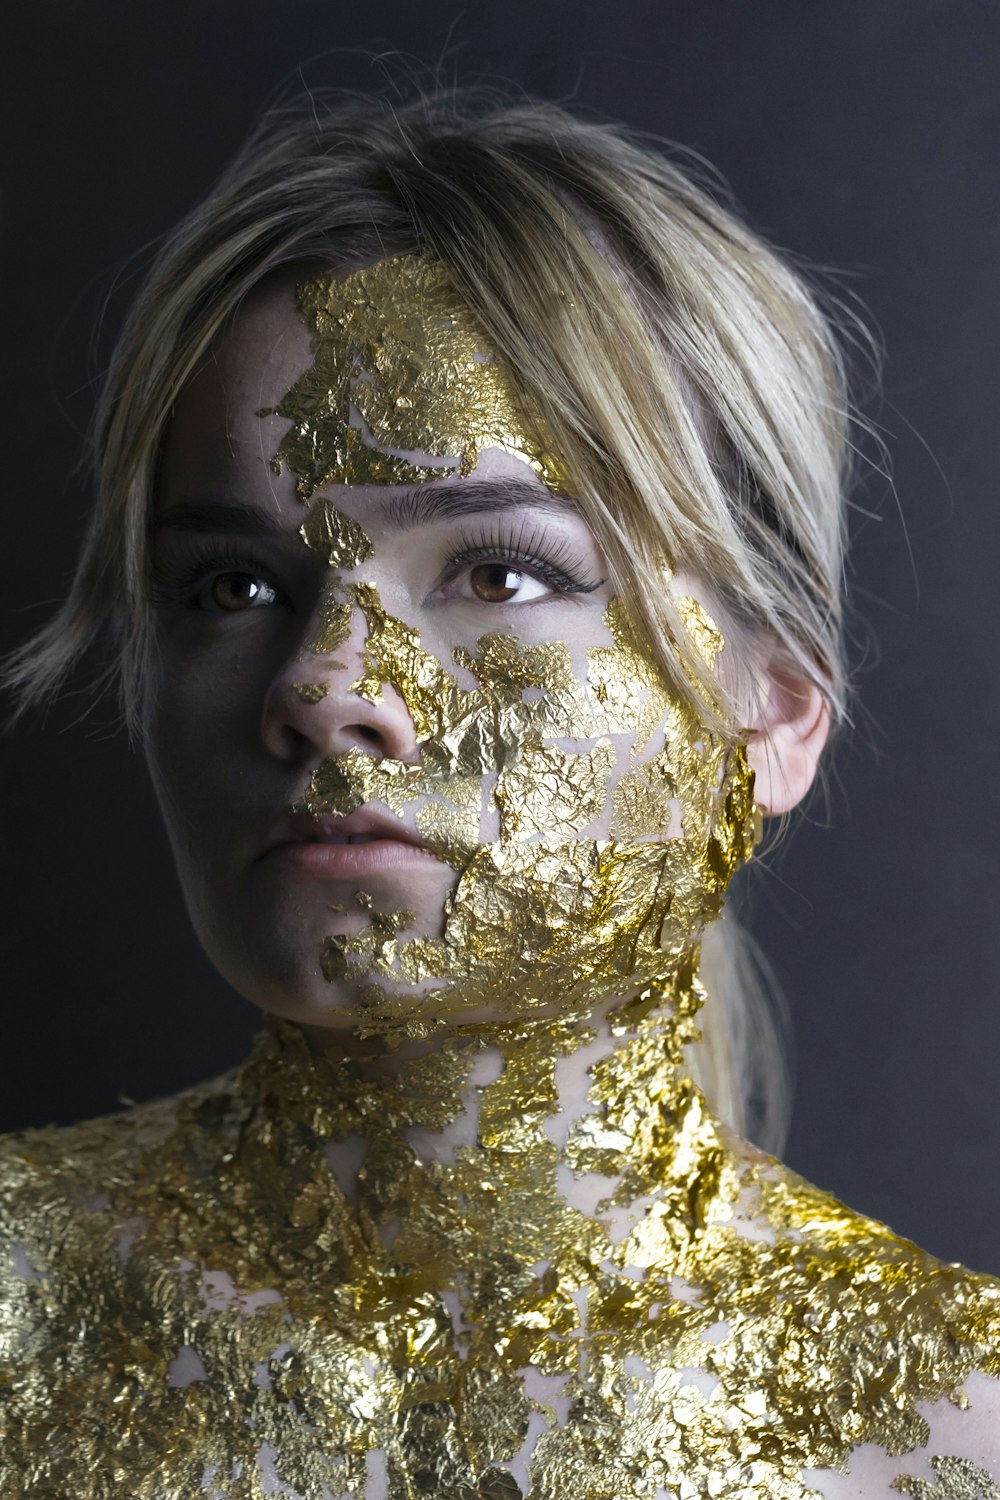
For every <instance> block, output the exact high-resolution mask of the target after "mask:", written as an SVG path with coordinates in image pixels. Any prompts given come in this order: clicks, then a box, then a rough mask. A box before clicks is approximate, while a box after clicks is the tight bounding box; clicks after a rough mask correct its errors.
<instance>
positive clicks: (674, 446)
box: [5, 90, 849, 1123]
mask: <svg viewBox="0 0 1000 1500" xmlns="http://www.w3.org/2000/svg"><path fill="white" fill-rule="evenodd" d="M419 252H430V253H432V254H433V255H435V256H437V257H438V258H439V259H440V260H441V261H442V262H443V263H444V265H445V266H446V267H447V269H448V271H449V273H450V275H451V277H452V279H453V281H454V282H455V284H456V286H457V288H458V290H459V292H460V293H461V294H462V295H463V297H464V298H465V300H466V302H467V303H468V305H469V306H470V308H471V309H472V311H473V314H474V316H475V317H476V318H477V320H478V321H479V323H480V324H481V326H482V327H483V328H484V330H485V332H486V333H487V334H488V336H489V337H490V339H491V340H492V342H493V344H494V345H495V347H496V349H497V352H498V355H499V357H500V359H501V360H502V361H503V363H504V364H505V365H506V367H507V368H508V369H510V370H511V371H512V372H514V375H515V379H516V382H517V383H518V384H519V386H520V387H521V388H522V389H523V390H524V391H525V393H526V395H527V397H528V398H529V401H530V404H531V405H532V406H533V407H535V408H536V409H537V410H538V411H539V412H540V414H541V417H542V419H543V421H544V423H545V426H546V429H547V431H548V433H549V434H550V435H551V440H552V444H553V447H554V450H555V451H556V452H558V453H559V455H560V457H561V458H562V459H563V460H564V462H565V464H566V466H567V468H568V470H569V472H570V473H571V474H572V476H573V480H574V492H575V494H576V496H577V498H578V499H579V501H580V503H581V505H582V507H583V508H584V511H585V513H586V514H587V516H588V519H589V521H590V523H591V525H592V527H593V530H594V532H595V534H596V536H597V538H598V540H599V542H600V543H601V545H602V546H603V548H604V551H605V553H606V555H607V558H608V563H609V569H610V574H611V578H612V581H613V583H614V584H615V585H616V587H617V589H618V591H619V592H620V593H622V594H624V595H625V596H626V597H627V598H628V599H629V600H630V601H631V602H632V605H633V608H634V609H635V610H636V611H637V613H638V614H639V615H640V616H642V618H643V622H644V624H645V625H646V627H647V629H648V632H649V635H650V637H651V639H652V640H653V641H654V643H655V644H656V645H657V647H658V649H659V653H660V656H661V658H662V662H663V669H664V672H665V674H666V676H667V679H668V681H670V682H671V684H672V685H673V687H674V688H675V690H676V691H677V692H678V693H680V694H682V695H684V696H687V697H690V696H692V695H694V696H695V698H696V699H697V701H698V707H699V710H700V711H701V712H702V714H703V715H704V717H705V718H706V719H707V721H708V722H710V723H711V724H712V725H713V726H714V727H716V728H721V729H723V730H724V731H725V732H728V733H732V734H735V733H736V732H737V731H738V729H739V711H738V709H737V707H736V698H735V696H734V694H733V691H732V684H731V683H730V684H729V685H728V690H724V689H722V688H721V687H720V685H719V683H718V682H717V681H716V680H715V679H714V678H713V677H712V676H711V674H710V673H709V672H708V669H707V668H706V667H705V665H704V663H703V662H702V660H701V658H700V657H699V656H698V655H697V653H696V652H694V651H693V650H692V649H691V647H690V646H689V644H688V643H687V637H686V633H685V632H684V631H683V629H682V628H680V627H679V623H678V621H677V619H676V618H675V616H674V614H673V606H672V604H671V603H670V600H669V599H668V598H667V597H666V596H665V590H664V588H663V573H662V569H663V560H664V558H667V559H670V560H671V561H672V562H673V563H675V564H680V565H682V566H683V567H684V569H685V570H686V571H690V572H692V573H695V574H697V575H699V576H700V577H702V578H704V579H705V580H706V581H707V582H708V583H709V585H710V587H711V589H712V591H713V595H714V597H715V598H716V599H718V601H719V603H720V607H721V610H722V614H723V619H724V622H725V623H724V628H725V630H726V633H727V635H729V636H730V637H731V638H732V637H735V639H736V641H737V644H739V643H740V642H741V641H742V642H743V643H744V644H745V645H746V644H747V643H750V642H752V641H755V640H763V639H766V640H767V641H768V642H769V649H770V651H771V652H772V653H773V652H777V653H778V654H779V655H781V656H783V657H785V658H786V659H787V662H788V664H789V665H793V666H794V668H795V669H796V670H797V671H799V672H801V673H802V674H804V675H805V676H806V677H807V678H809V679H811V680H812V681H813V682H815V683H816V684H817V685H818V686H819V687H820V688H821V690H822V692H823V694H824V696H825V697H826V699H827V700H828V702H829V704H830V706H831V709H832V712H833V716H834V718H835V719H836V718H838V717H839V716H840V715H841V713H842V711H843V706H844V697H845V670H844V664H843V650H842V614H841V603H840V593H841V570H842V550H843V528H844V522H843V495H844V490H845V482H846V478H847V469H848V452H849V444H848V441H847V436H848V416H847V400H846V381H845V371H844V362H843V359H842V355H841V352H840V348H839V345H838V340H837V337H836V336H835V334H834V332H833V330H832V325H831V322H830V320H829V319H828V317H827V316H826V315H824V313H823V311H822V310H821V308H820V306H819V304H818V302H817V299H816V297H815V295H814V294H813V293H812V292H811V291H810V290H809V288H808V287H807V285H806V283H805V281H804V280H803V278H802V276H801V275H800V274H799V273H797V272H796V271H795V270H794V269H793V268H792V267H791V266H790V265H789V264H788V262H787V261H786V260H785V259H783V258H782V257H780V256H779V255H777V254H776V253H775V252H774V251H773V250H771V249H770V248H769V247H768V246H767V245H766V244H765V243H764V242H763V241H762V240H761V239H760V238H759V237H758V236H757V235H755V234H754V233H752V232H751V231H750V230H749V229H748V228H746V226H745V225H743V224H742V223H741V222H740V221H739V220H738V219H737V218H736V217H734V215H733V214H732V213H730V212H729V211H728V210H727V209H726V208H725V207H723V206H721V205H720V203H719V202H718V201H717V200H716V198H715V197H713V196H712V195H711V194H710V193H709V192H708V191H707V190H706V189H705V188H704V187H702V186H701V185H699V183H698V182H697V181H696V180H695V176H694V174H693V173H692V172H691V171H690V170H682V168H681V167H680V166H679V165H677V164H676V162H674V161H672V160H669V159H667V158H666V157H665V156H664V155H663V154H661V153H659V152H657V151H654V150H652V149H649V148H648V147H647V146H645V145H643V144H641V143H640V142H638V141H637V140H636V139H634V138H632V137H630V136H629V135H628V134H627V133H626V132H625V131H623V130H622V129H619V128H616V127H612V126H609V125H606V124H593V123H589V122H587V121H584V120H582V119H579V118H576V117H575V116H573V115H571V114H569V113H568V112H567V111H566V110H564V109H563V108H561V107H559V106H555V105H551V104H546V103H540V102H535V101H530V100H528V101H517V102H513V103H511V102H509V101H507V100H505V99H501V98H498V97H497V96H496V95H495V94H493V93H485V92H483V91H479V90H472V91H469V90H460V91H453V92H448V93H437V94H434V95H432V96H430V97H421V98H417V99H415V100H414V101H413V102H411V103H409V104H407V105H405V106H403V107H399V106H395V107H390V106H389V104H388V103H386V102H385V101H380V100H377V99H370V98H348V99H346V100H344V99H340V100H338V101H336V102H331V103H328V104H326V105H322V104H321V103H320V102H319V101H317V100H316V99H315V98H310V99H309V101H308V108H306V109H302V110H298V109H288V110H279V111H276V112H273V113H271V114H270V115H268V116H267V117H265V119H264V120H263V121H262V123H261V125H260V126H259V127H258V129H257V130H256V131H255V133H254V134H253V135H252V136H251V138H250V140H249V141H248V142H247V144H246V146H245V147H244V149H243V150H242V151H241V153H240V154H239V156H238V157H237V158H236V160H235V161H234V162H233V164H232V165H231V166H230V168H229V169H228V170H227V171H226V173H225V174H224V175H223V177H222V178H221V180H220V181H219V183H218V185H217V186H216V187H215V188H214V190H213V191H212V192H211V193H210V194H209V196H208V197H207V198H206V199H205V201H204V202H203V203H202V204H201V205H200V206H199V207H198V208H196V209H195V211H194V212H193V213H192V214H191V215H190V216H189V217H188V218H187V219H185V220H184V221H183V222H182V223H181V225H180V226H179V227H178V228H177V229H176V230H175V231H174V232H173V234H172V235H171V236H170V237H169V238H168V239H167V241H166V243H165V244H164V245H163V247H162V249H161V251H160V253H159V255H158V257H157V259H156V261H155V263H154V265H153V267H152V269H151V271H150V273H149V276H148V278H147V280H146V282H145V285H144V287H143V289H142V290H141V292H140V294H139V296H138V297H137V299H136V302H135V304H134V306H133V308H132V311H131V313H130V315H129V317H128V319H127V321H126V323H125V326H124V329H123V331H122V334H121V338H120V340H119V343H118V347H117V350H116V352H115V355H114V357H113V359H112V362H111V366H110V369H109V372H108V376H107V381H106V384H105V388H104V393H103V397H102V400H101V403H100V406H99V410H98V413H97V421H96V429H95V450H96V467H97V475H98V505H97V508H96V510H95V513H94V516H93V520H92V523H91V526H90V529H89V531H88V534H87V537H86V540H85V543H84V547H83V552H82V556H81V560H80V564H79V567H78V570H77V573H76V577H75V580H74V583H73V585H72V589H71V591H70V594H69V597H68V599H67V600H66V602H65V604H64V605H63V606H62V608H61V609H60V610H59V612H58V613H57V614H56V616H55V617H54V618H53V619H52V620H51V621H50V622H49V623H48V624H47V625H46V626H45V627H44V628H43V629H42V630H41V631H39V632H38V634H37V635H36V636H35V637H34V639H33V640H31V641H29V642H28V643H27V644H26V645H25V646H24V647H22V648H21V649H20V650H19V651H18V652H16V653H15V654H14V655H13V656H12V657H11V658H9V660H8V663H7V666H6V672H5V675H6V680H7V682H8V683H9V684H10V685H11V686H13V688H14V689H15V691H16V692H17V693H18V695H19V701H20V704H21V708H22V709H23V708H25V707H28V706H30V705H31V704H32V703H34V702H36V701H39V700H41V699H44V698H45V697H47V696H48V695H49V694H50V693H52V692H53V691H54V689H55V688H56V686H57V685H58V683H59V682H60V680H61V679H62V677H63V676H64V674H65V673H66V671H67V670H68V668H69V667H70V666H71V664H72V663H73V662H74V661H75V660H76V659H77V657H78V656H79V655H80V654H81V653H82V652H83V651H84V650H85V649H86V648H87V647H88V646H89V645H90V644H91V643H92V641H93V640H94V639H95V637H97V636H98V635H99V634H100V633H102V632H104V631H105V630H110V632H111V636H112V639H113V640H114V642H115V645H116V657H115V661H114V662H113V663H112V665H111V666H110V667H109V669H108V670H109V673H114V674H115V675H117V676H118V678H119V681H120V686H121V690H122V694H123V701H124V706H125V711H126V715H127V717H128V719H129V721H130V722H131V723H132V724H133V725H134V724H135V723H136V721H137V715H138V704H139V698H140V687H141V682H142V678H143V671H144V661H145V656H146V651H147V649H148V615H149V594H150V584H149V577H150V569H149V520H150V511H151V496H152V493H153V487H154V479H155V468H156V462H157V456H158V452H159V449H160V444H161V440H162V437H163V433H164V430H165V428H166V426H167V423H168V422H169V419H170V416H171V411H172V408H173V405H174V402H175V401H176V399H177V396H178V394H179V392H180V390H181V388H182V387H183V386H184V384H185V382H186V381H187V380H188V379H189V377H190V376H191V374H192V373H193V372H194V370H195V369H196V368H197V367H198V365H199V363H200V361H201V360H202V359H203V358H204V356H205V353H206V351H207V349H208V347H209V345H210V344H211V342H212V340H213V338H215V336H216V335H217V333H218V332H219V330H220V328H221V327H222V326H223V325H224V324H225V322H226V320H227V319H229V318H230V317H231V316H232V315H233V314H234V313H235V312H236V310H237V309H238V308H239V306H240V303H241V301H242V300H243V298H244V297H245V296H246V295H247V293H248V292H249V291H250V290H251V288H253V287H254V286H255V285H256V284H257V283H259V282H260V281H261V280H262V279H263V278H264V277H266V276H268V275H269V274H270V273H271V272H273V271H275V270H276V269H277V268H278V267H281V266H286V265H290V264H294V263H299V262H310V263H314V262H316V261H321V262H324V263H327V264H332V265H336V266H340V267H344V268H345V269H346V268H350V267H353V266H356V265H361V264H365V263H368V262H371V261H373V260H377V259H380V258H382V257H383V256H385V255H391V254H392V255H404V254H410V253H419ZM737 656H739V652H737ZM744 711H745V706H744ZM723 1030H724V1031H725V1035H721V1034H720V1036H719V1038H718V1039H717V1040H716V1042H715V1043H713V1044H712V1045H710V1046H709V1048H708V1051H709V1052H710V1053H712V1054H713V1055H714V1056H715V1057H716V1060H717V1061H719V1071H720V1073H721V1076H722V1077H723V1080H725V1079H729V1080H730V1082H731V1080H732V1077H733V1076H734V1072H738V1067H737V1065H735V1064H734V1063H733V1061H732V1058H730V1059H729V1060H728V1061H727V1060H726V1058H725V1053H726V1051H727V1049H728V1050H729V1051H732V1047H733V1028H732V1027H731V1026H730V1027H729V1028H728V1029H727V1028H723ZM717 1092H718V1091H717ZM721 1092H722V1093H725V1092H726V1088H725V1087H723V1088H722V1090H721ZM743 1092H744V1093H745V1089H744V1090H743ZM729 1093H730V1095H731V1096H732V1100H731V1107H730V1113H735V1114H738V1113H739V1106H738V1096H739V1093H740V1091H739V1090H738V1089H734V1088H733V1087H729ZM733 1101H735V1102H733ZM736 1123H739V1121H737V1122H736Z"/></svg>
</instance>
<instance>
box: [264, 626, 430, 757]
mask: <svg viewBox="0 0 1000 1500" xmlns="http://www.w3.org/2000/svg"><path fill="white" fill-rule="evenodd" d="M366 635H367V624H366V621H365V618H364V616H363V614H362V613H361V611H360V610H359V609H358V608H356V607H355V608H354V609H353V610H352V612H351V618H350V627H349V632H348V635H347V637H346V639H343V640H342V641H341V642H340V643H339V644H338V645H337V647H336V649H335V650H334V651H333V652H332V653H330V654H329V655H323V654H320V653H319V652H316V651H313V650H307V651H306V652H304V653H298V652H296V654H295V655H294V656H292V657H290V658H289V659H288V660H286V661H285V662H284V663H283V665H282V667H281V669H280V670H279V671H278V672H277V673H276V674H275V676H274V678H273V679H272V680H271V683H270V685H269V687H268V690H267V694H266V697H265V700H264V709H263V715H262V720H261V737H262V739H263V741H264V745H265V746H266V748H267V749H268V750H269V751H270V752H271V754H272V755H274V756H276V757H277V758H278V759H279V760H282V761H284V762H286V763H287V764H289V765H294V766H300V765H301V766H307V767H310V768H311V767H312V766H314V765H315V764H317V763H318V762H319V761H321V760H326V759H335V758H336V757H337V756H338V755H344V754H346V752H347V751H348V750H351V749H355V748H357V749H362V750H367V751H368V752H369V753H370V754H373V755H376V756H377V757H379V758H380V759H386V760H402V761H416V760H418V759H419V745H418V743H417V736H416V731H415V729H414V727H413V720H412V718H411V717H410V712H409V709H408V708H407V707H406V704H405V703H404V702H403V700H402V698H401V697H400V695H399V693H398V692H397V691H396V689H395V688H394V687H391V686H390V685H389V684H388V683H385V684H383V687H382V692H381V698H380V701H379V702H378V703H372V702H370V701H369V700H368V699H367V698H362V697H360V696H359V695H358V694H357V693H354V692H352V691H351V683H352V682H354V681H355V680H356V679H357V678H358V677H359V676H360V674H361V671H362V658H361V653H362V651H363V649H364V644H365V639H366Z"/></svg>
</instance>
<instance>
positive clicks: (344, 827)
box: [260, 808, 434, 879]
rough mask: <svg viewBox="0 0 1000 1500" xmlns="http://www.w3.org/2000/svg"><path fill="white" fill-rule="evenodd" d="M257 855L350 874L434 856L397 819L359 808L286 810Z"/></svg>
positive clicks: (314, 870) (329, 874)
mask: <svg viewBox="0 0 1000 1500" xmlns="http://www.w3.org/2000/svg"><path fill="white" fill-rule="evenodd" d="M352 840H357V842H351V841H352ZM260 858H261V860H263V861H266V862H267V863H268V864H281V865H284V866H286V867H287V868H289V869H292V870H298V871H301V872H302V873H304V874H310V875H317V876H323V877H326V878H327V879H338V878H339V879H350V878H353V877H355V876H363V875H370V874H374V873H377V872H379V871H388V870H398V869H409V868H412V867H413V866H414V865H416V864H421V863H423V862H424V861H425V860H428V859H433V858H434V856H433V855H432V854H431V852H430V850H429V849H425V848H424V846H423V845H422V843H421V842H420V839H419V838H418V837H417V835H416V834H415V833H413V832H412V831H411V830H410V829H409V828H407V827H406V826H405V825H404V824H402V823H400V822H399V821H398V820H397V819H395V818H392V817H387V816H386V815H384V814H382V813H377V812H374V811H369V810H368V809H367V808H359V809H358V811H357V812H353V813H351V814H350V815H349V816H348V817H345V818H338V817H327V818H312V817H308V816H303V815H301V814H298V813H289V814H288V815H287V816H286V817H284V818H282V820H281V822H280V823H279V825H278V827H277V828H276V830H275V832H274V834H273V836H272V837H271V839H270V840H269V842H268V844H267V846H266V847H265V849H264V851H263V853H262V854H261V856H260Z"/></svg>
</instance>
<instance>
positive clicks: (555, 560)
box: [443, 522, 604, 594]
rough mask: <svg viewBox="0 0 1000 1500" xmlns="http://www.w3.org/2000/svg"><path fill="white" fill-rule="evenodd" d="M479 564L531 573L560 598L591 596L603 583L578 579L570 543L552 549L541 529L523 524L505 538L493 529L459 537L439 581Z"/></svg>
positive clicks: (579, 569)
mask: <svg viewBox="0 0 1000 1500" xmlns="http://www.w3.org/2000/svg"><path fill="white" fill-rule="evenodd" d="M483 562H497V563H507V564H509V565H511V566H512V567H513V568H514V569H515V570H516V571H520V570H521V569H523V570H525V571H528V572H531V573H534V574H535V575H536V577H538V578H540V579H541V580H542V582H543V583H547V584H549V585H550V587H552V588H554V589H555V590H556V591H557V593H560V594H592V593H593V592H594V590H595V589H599V588H600V586H601V584H602V583H603V582H604V579H603V578H593V579H586V578H581V577H580V576H579V574H580V573H581V572H583V571H584V570H583V566H582V564H581V562H580V560H579V558H578V557H577V556H576V555H575V554H574V552H573V548H572V546H571V545H570V543H569V542H567V541H565V540H563V541H560V542H557V543H556V544H554V545H553V544H552V543H551V542H547V541H546V536H545V531H544V529H542V530H541V531H540V530H539V529H538V527H537V526H536V527H532V528H531V529H530V530H529V529H528V523H527V522H522V523H521V526H520V528H519V530H518V531H517V533H516V534H513V535H507V536H505V535H504V534H503V531H502V530H501V529H500V528H498V527H497V526H495V525H494V526H493V527H492V528H491V530H490V532H489V534H488V535H487V533H486V532H485V531H482V532H479V533H478V535H474V534H470V533H469V532H462V533H460V535H459V537H458V546H457V549H456V550H455V551H454V552H453V553H452V554H451V556H450V557H449V559H448V561H447V563H446V564H445V570H444V574H443V577H444V578H448V579H451V578H453V577H454V576H455V574H456V573H458V572H459V571H460V570H461V569H462V568H467V567H471V566H474V565H475V564H476V563H483ZM571 570H572V571H571Z"/></svg>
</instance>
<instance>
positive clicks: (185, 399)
mask: <svg viewBox="0 0 1000 1500" xmlns="http://www.w3.org/2000/svg"><path fill="white" fill-rule="evenodd" d="M300 275H301V273H300ZM297 279H299V278H298V277H295V276H293V275H291V274H289V273H286V274H282V275H279V276H274V277H271V278H269V280H268V281H267V282H265V283H264V284H262V285H261V286H260V287H258V288H256V289H255V290H254V291H253V292H252V293H251V294H250V296H249V297H247V298H246V300H245V301H244V302H243V304H242V305H241V307H240V309H239V311H238V312H237V313H236V314H235V316H234V317H233V318H232V319H231V320H230V321H229V322H228V324H227V325H226V326H225V327H224V328H223V329H222V330H221V331H220V332H219V334H217V336H216V338H215V339H214V340H213V343H212V345H211V348H210V349H209V351H208V354H207V355H206V357H205V359H204V360H203V361H202V363H201V365H200V366H199V368H198V369H197V370H196V371H195V373H194V375H192V377H191V378H190V380H188V382H187V384H186V385H185V386H184V389H183V390H182V391H181V394H180V396H179V397H178V400H177V402H176V404H175V406H174V410H173V413H172V416H171V419H170V422H169V425H168V427H167V431H166V435H165V439H164V446H163V451H162V456H161V460H160V468H159V476H158V484H157V505H158V508H159V507H162V506H164V505H169V504H170V503H171V502H172V500H173V499H174V497H175V496H176V495H177V494H178V493H179V492H180V491H182V490H183V489H185V488H186V487H187V485H188V484H189V483H190V482H191V481H192V479H193V478H194V477H195V476H197V480H198V482H199V483H200V484H205V485H208V486H211V487H215V486H218V485H225V486H227V487H228V486H231V485H233V484H234V483H235V484H236V485H240V484H241V483H243V482H245V481H246V480H248V479H251V478H256V477H257V475H258V471H259V469H260V465H261V462H262V460H263V462H264V463H265V464H266V465H269V464H270V460H271V457H272V455H273V454H274V452H275V449H276V448H277V446H278V443H279V442H280V440H281V437H282V435H283V433H284V431H285V429H286V428H287V426H288V423H287V422H286V421H285V420H283V419H282V418H279V417H273V416H271V417H262V416H261V415H260V413H261V411H262V410H263V409H264V408H265V407H267V406H273V405H274V404H275V402H276V401H278V400H279V399H280V397H281V396H282V395H283V394H284V392H285V391H286V390H287V389H288V388H289V386H290V385H292V384H293V383H294V381H295V380H296V379H297V378H298V377H299V375H301V374H302V372H303V371H304V370H306V369H308V367H309V364H310V362H311V354H310V348H309V333H308V330H307V329H306V326H305V323H304V321H303V319H302V318H301V316H300V315H299V312H298V308H297V307H296V302H295V284H296V281H297Z"/></svg>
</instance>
